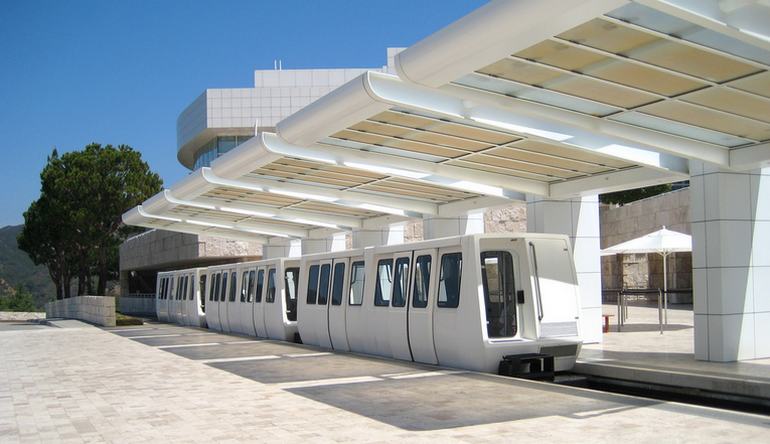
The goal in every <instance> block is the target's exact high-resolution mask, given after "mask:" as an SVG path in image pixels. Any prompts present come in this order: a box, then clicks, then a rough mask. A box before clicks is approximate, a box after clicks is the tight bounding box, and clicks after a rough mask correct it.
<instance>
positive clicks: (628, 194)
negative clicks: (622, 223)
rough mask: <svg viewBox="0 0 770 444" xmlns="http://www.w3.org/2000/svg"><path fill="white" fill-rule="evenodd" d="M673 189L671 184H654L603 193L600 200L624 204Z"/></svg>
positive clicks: (607, 202)
mask: <svg viewBox="0 0 770 444" xmlns="http://www.w3.org/2000/svg"><path fill="white" fill-rule="evenodd" d="M669 191H671V184H669V183H667V184H664V185H654V186H651V187H643V188H636V189H633V190H623V191H616V192H614V193H607V194H602V195H600V196H599V201H600V202H601V203H606V204H618V205H624V204H627V203H629V202H635V201H637V200H640V199H644V198H647V197H652V196H657V195H658V194H663V193H667V192H669Z"/></svg>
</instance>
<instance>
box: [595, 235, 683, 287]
mask: <svg viewBox="0 0 770 444" xmlns="http://www.w3.org/2000/svg"><path fill="white" fill-rule="evenodd" d="M686 251H692V237H691V236H690V235H687V234H683V233H679V232H678V231H671V230H667V229H666V227H665V226H664V227H663V228H661V229H660V230H658V231H655V232H653V233H650V234H645V235H644V236H642V237H637V238H636V239H631V240H630V241H626V242H622V243H619V244H617V245H613V246H611V247H608V248H605V249H604V250H602V251H601V253H602V256H607V255H611V254H646V253H658V254H660V255H661V256H663V291H664V292H665V291H666V290H668V279H667V274H668V273H667V272H668V267H667V264H666V258H667V257H668V255H669V254H671V253H679V252H686Z"/></svg>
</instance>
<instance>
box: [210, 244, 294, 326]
mask: <svg viewBox="0 0 770 444" xmlns="http://www.w3.org/2000/svg"><path fill="white" fill-rule="evenodd" d="M206 275H207V290H206V291H207V292H206V295H207V298H208V300H207V302H206V319H207V322H208V326H209V328H211V329H213V330H217V331H221V332H226V333H239V334H243V335H250V336H256V337H262V338H270V339H279V340H283V341H293V340H295V336H296V333H297V286H298V278H299V259H293V258H280V259H268V260H263V261H256V262H242V263H237V264H229V265H217V266H213V267H209V268H208V269H207V270H206Z"/></svg>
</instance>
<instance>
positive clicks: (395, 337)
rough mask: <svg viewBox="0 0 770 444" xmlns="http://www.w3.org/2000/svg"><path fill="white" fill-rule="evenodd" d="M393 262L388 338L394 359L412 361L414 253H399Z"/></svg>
mask: <svg viewBox="0 0 770 444" xmlns="http://www.w3.org/2000/svg"><path fill="white" fill-rule="evenodd" d="M393 259H394V262H393V284H392V287H393V289H392V294H391V296H390V307H389V308H388V336H389V338H390V351H391V353H392V355H393V357H394V358H396V359H404V360H407V361H412V360H413V359H412V351H411V349H410V347H409V322H408V312H409V275H410V272H411V268H412V252H411V251H410V252H403V253H398V254H396V255H395V256H394V258H393Z"/></svg>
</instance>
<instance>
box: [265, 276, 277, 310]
mask: <svg viewBox="0 0 770 444" xmlns="http://www.w3.org/2000/svg"><path fill="white" fill-rule="evenodd" d="M265 302H268V303H270V304H272V303H273V302H275V268H271V269H270V270H269V271H268V272H267V296H265Z"/></svg>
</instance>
